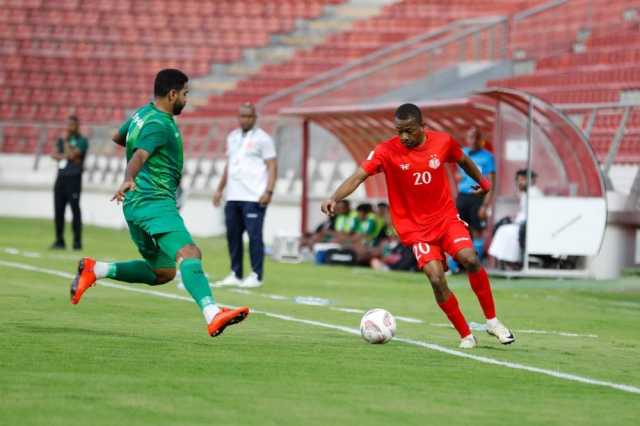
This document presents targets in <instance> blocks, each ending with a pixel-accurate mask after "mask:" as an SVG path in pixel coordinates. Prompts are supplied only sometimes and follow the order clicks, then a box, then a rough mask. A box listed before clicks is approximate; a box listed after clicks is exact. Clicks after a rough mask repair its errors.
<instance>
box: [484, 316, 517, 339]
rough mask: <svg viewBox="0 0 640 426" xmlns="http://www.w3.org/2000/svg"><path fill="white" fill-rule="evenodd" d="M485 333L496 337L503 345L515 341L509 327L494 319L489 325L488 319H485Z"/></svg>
mask: <svg viewBox="0 0 640 426" xmlns="http://www.w3.org/2000/svg"><path fill="white" fill-rule="evenodd" d="M487 333H489V335H491V336H494V337H495V338H496V339H498V342H500V343H502V344H503V345H510V344H511V343H513V342H515V341H516V338H515V337H514V335H513V333H511V331H509V329H508V328H507V327H505V326H504V324H502V323H501V322H500V321H498V320H495V321H494V324H493V325H491V324H490V323H489V321H487Z"/></svg>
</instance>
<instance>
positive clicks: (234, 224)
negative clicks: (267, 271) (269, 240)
mask: <svg viewBox="0 0 640 426" xmlns="http://www.w3.org/2000/svg"><path fill="white" fill-rule="evenodd" d="M266 211H267V208H266V207H261V206H260V204H258V203H253V202H250V201H227V203H226V204H225V206H224V220H225V225H226V226H227V244H228V246H229V257H230V258H231V270H232V271H233V272H234V273H235V274H236V277H238V278H242V276H243V273H242V272H243V271H242V265H243V263H242V258H243V248H244V247H243V243H242V235H243V234H244V231H247V234H249V256H250V257H251V269H253V272H255V273H256V274H258V279H259V280H262V272H263V265H264V241H262V225H263V224H264V215H265V213H266Z"/></svg>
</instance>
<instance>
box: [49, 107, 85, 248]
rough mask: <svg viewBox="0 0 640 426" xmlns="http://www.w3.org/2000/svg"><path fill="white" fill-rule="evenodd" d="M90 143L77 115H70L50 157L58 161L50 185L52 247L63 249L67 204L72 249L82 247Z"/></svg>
mask: <svg viewBox="0 0 640 426" xmlns="http://www.w3.org/2000/svg"><path fill="white" fill-rule="evenodd" d="M88 147H89V142H88V141H87V138H85V137H84V136H82V135H81V134H80V123H79V121H78V117H76V116H74V115H72V116H70V117H69V120H68V123H67V134H66V136H65V137H64V138H60V139H58V140H57V141H56V146H55V149H54V153H53V154H52V155H51V157H52V158H53V159H54V160H56V161H57V162H58V177H57V178H56V183H55V185H54V187H53V200H54V211H55V227H56V240H55V241H54V243H53V244H52V245H51V248H52V249H64V248H65V242H64V212H65V210H66V208H67V204H69V205H70V206H71V212H72V213H73V248H74V250H80V249H82V216H81V213H80V192H81V191H82V169H83V164H84V158H85V156H86V154H87V149H88Z"/></svg>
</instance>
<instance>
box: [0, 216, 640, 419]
mask: <svg viewBox="0 0 640 426" xmlns="http://www.w3.org/2000/svg"><path fill="white" fill-rule="evenodd" d="M52 236H53V224H52V223H51V222H49V221H41V220H23V219H7V218H4V219H0V276H1V281H0V336H1V337H0V424H2V425H87V424H90V425H115V424H121V425H137V424H149V425H165V424H166V425H169V424H170V425H230V424H238V425H356V424H363V425H378V424H380V425H388V424H399V425H412V424H415V425H427V424H429V425H443V424H446V425H447V426H452V425H498V424H504V425H513V424H517V425H519V426H521V425H539V424H544V425H554V424H558V425H566V424H573V425H586V424H597V425H625V424H628V425H631V424H638V422H639V420H638V419H640V394H639V393H634V392H635V391H639V389H638V388H640V368H639V367H640V331H639V326H640V279H638V277H626V278H623V279H620V280H617V281H613V282H595V281H560V280H499V279H493V280H492V282H493V287H494V294H495V297H496V303H497V308H498V315H499V318H501V319H502V320H503V321H504V322H505V323H506V324H507V325H508V326H509V327H511V328H513V329H514V330H515V332H516V336H517V338H518V341H517V342H516V343H515V344H514V345H511V346H506V347H505V346H501V345H499V344H498V343H497V342H496V341H495V339H494V338H492V337H490V336H488V335H486V334H485V333H483V332H480V331H477V332H475V333H476V336H478V337H479V340H480V346H479V347H478V348H477V349H475V350H473V351H470V352H466V353H469V354H472V355H474V356H477V357H481V358H474V359H469V358H463V357H460V356H459V355H458V352H457V343H458V339H457V336H456V334H455V332H454V330H453V329H450V328H447V327H446V326H445V325H444V324H446V318H445V317H444V315H443V314H442V313H441V312H440V310H439V309H438V308H437V306H436V304H435V302H434V301H433V296H432V294H431V290H430V288H429V286H428V285H427V283H426V281H425V279H424V278H423V276H422V275H421V274H408V273H375V272H373V271H370V270H367V269H359V268H358V269H349V268H340V267H335V268H331V267H317V266H314V265H310V264H302V265H291V264H278V263H274V262H271V261H267V264H266V277H267V278H266V285H265V286H264V287H263V288H260V289H256V290H252V291H248V292H238V291H234V290H231V289H218V290H215V295H216V297H217V299H218V301H219V302H220V303H223V304H230V305H248V306H250V307H251V308H253V309H255V310H257V311H260V312H261V313H254V314H252V315H250V316H249V318H248V319H247V320H246V321H245V322H243V323H242V324H240V325H238V326H233V327H231V328H229V329H227V331H225V333H224V334H223V335H222V336H221V337H219V338H216V339H211V338H209V337H208V336H207V334H206V331H205V324H204V321H203V319H202V317H201V315H200V313H199V312H198V310H197V308H196V305H195V304H194V303H191V302H187V301H184V300H182V299H180V298H167V297H162V295H178V296H180V297H186V296H188V295H187V293H186V292H185V291H184V290H182V289H180V288H178V287H177V286H176V283H175V282H173V283H168V284H166V285H164V286H159V287H153V288H152V287H148V286H144V285H129V284H124V285H125V286H127V287H130V288H134V289H139V290H143V291H144V292H131V291H126V290H124V289H122V288H114V287H107V286H96V287H95V288H92V289H90V290H89V291H88V292H87V293H86V294H85V296H84V298H83V299H82V302H81V303H80V304H79V305H78V306H72V305H71V304H70V303H69V293H68V290H69V281H70V280H69V279H68V278H67V277H66V276H65V274H71V273H73V272H74V269H75V267H76V259H77V257H78V254H77V253H75V252H72V251H66V252H59V251H55V252H53V251H48V250H46V247H47V246H48V244H49V243H50V242H51V239H52ZM198 244H199V245H200V247H201V248H202V251H203V253H204V265H205V268H206V271H207V272H208V273H209V274H210V275H211V280H214V279H218V278H220V277H222V276H223V275H226V274H227V273H228V270H229V266H228V260H227V255H226V250H225V243H224V241H223V240H222V239H200V240H198ZM84 254H90V255H93V256H97V257H98V258H102V259H128V258H134V257H137V255H136V252H135V249H134V247H133V245H132V244H131V242H130V241H129V238H128V234H127V232H126V231H124V230H122V231H113V230H107V229H100V228H96V227H86V228H85V250H84ZM105 282H106V283H110V281H105ZM450 285H451V286H452V288H453V289H454V290H455V291H456V294H457V296H458V299H459V300H460V303H461V306H462V309H463V311H464V312H465V314H466V316H467V319H468V320H469V321H475V322H482V321H481V320H482V315H481V311H480V309H479V306H478V304H477V302H476V299H475V296H474V295H473V293H472V292H471V290H470V288H469V286H468V284H467V282H466V277H452V278H450ZM148 291H156V292H161V295H157V294H151V293H149V292H148ZM299 297H313V298H322V299H327V300H328V301H329V302H330V304H329V305H326V306H313V305H309V304H301V303H295V302H296V300H297V301H298V302H299V301H300V300H301V299H300V298H299ZM296 298H298V299H296ZM302 300H304V299H302ZM373 307H383V308H385V309H387V310H389V311H390V312H392V313H393V314H394V315H396V317H398V316H400V317H406V318H408V319H409V320H411V319H415V320H419V321H420V322H415V321H414V322H407V321H406V320H405V321H398V337H399V338H404V339H411V340H413V341H416V342H418V343H419V344H432V345H436V346H430V347H425V346H419V345H417V344H410V343H407V342H402V341H399V340H394V341H391V342H390V343H389V344H386V345H368V344H366V343H365V342H364V341H363V340H362V339H361V338H360V337H359V336H357V335H354V334H351V333H349V332H348V330H344V329H339V328H330V327H331V326H338V327H347V328H349V329H355V328H357V327H358V324H359V321H360V316H361V314H360V313H358V311H356V312H349V310H351V309H353V310H361V311H362V310H367V309H369V308H373ZM265 313H271V314H279V315H282V316H283V317H274V316H269V315H267V314H265ZM292 319H295V320H297V321H293V320H292ZM300 320H307V321H308V322H301V321H300ZM562 333H566V334H568V335H566V334H565V335H563V334H562ZM420 342H422V343H420ZM443 348H444V349H451V350H453V351H456V352H453V353H445V352H443V351H442V350H439V349H443ZM434 349H438V350H434ZM482 360H485V361H486V362H481V361H482ZM493 361H500V362H503V364H489V363H487V362H493ZM504 363H511V364H504ZM513 364H517V365H521V366H526V367H533V368H538V369H541V370H540V371H526V370H521V369H513V368H509V367H508V366H507V365H513ZM556 373H566V374H571V375H575V376H579V378H583V379H586V380H587V381H597V382H607V383H609V384H611V385H610V386H608V385H596V384H588V383H584V382H580V381H575V380H572V379H570V378H566V377H564V378H563V377H554V376H553V375H550V374H556ZM617 385H628V386H629V387H628V388H623V389H621V388H619V387H616V386H617ZM625 389H626V390H625Z"/></svg>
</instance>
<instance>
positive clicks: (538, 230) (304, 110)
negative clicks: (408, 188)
mask: <svg viewBox="0 0 640 426" xmlns="http://www.w3.org/2000/svg"><path fill="white" fill-rule="evenodd" d="M398 105H399V103H398V104H393V105H390V104H387V105H353V106H314V107H297V108H287V109H284V110H282V111H281V113H282V114H283V115H285V116H289V117H296V118H298V119H299V120H300V122H301V123H302V199H301V212H302V213H301V214H302V218H301V227H302V232H303V233H304V232H305V231H307V229H308V218H309V209H310V208H317V207H318V206H317V205H315V203H310V200H309V197H308V193H309V191H308V188H309V176H308V161H309V146H310V144H311V143H318V142H319V141H312V140H311V136H310V135H311V132H310V131H309V126H310V125H311V124H312V123H313V124H315V125H318V126H320V127H322V128H324V129H326V130H327V131H329V132H330V133H332V134H333V135H335V136H336V137H337V139H338V140H339V141H340V143H341V144H343V145H344V147H345V148H346V150H347V151H348V152H349V154H350V155H351V157H352V158H353V160H354V161H355V162H357V163H360V162H361V161H362V160H363V159H364V158H366V156H367V155H368V153H369V152H370V151H371V150H372V149H373V148H374V147H375V146H376V144H377V143H379V142H381V141H384V140H386V139H388V138H389V137H391V136H393V135H394V134H395V130H394V127H393V113H394V110H395V108H396V107H397V106H398ZM418 105H419V106H420V107H421V109H422V112H423V117H424V120H425V123H426V126H427V127H428V128H431V129H434V130H441V131H446V132H449V133H450V134H452V135H453V136H454V137H455V138H456V139H458V140H459V141H462V140H463V139H464V133H465V131H466V130H467V129H469V128H470V127H471V126H475V127H477V128H478V129H480V130H481V131H482V132H483V134H484V135H485V137H487V139H488V140H489V141H490V142H491V145H492V146H493V151H494V155H495V159H496V168H497V183H496V188H495V190H496V196H495V197H494V199H495V205H494V207H493V215H492V219H491V224H490V227H491V225H492V224H493V223H495V221H496V220H498V219H499V218H501V217H503V216H505V215H509V214H511V215H513V214H514V213H515V212H516V211H517V209H518V208H519V200H518V198H517V196H516V191H515V184H514V177H515V172H516V171H517V170H518V169H523V168H526V169H527V170H530V171H531V170H533V171H535V172H536V173H537V175H538V177H537V182H536V185H537V186H538V188H539V189H541V190H542V191H543V193H544V196H543V197H539V198H534V197H527V201H526V213H527V226H526V243H525V247H524V250H523V268H522V270H518V271H509V272H501V271H497V270H494V271H493V272H494V273H498V274H503V275H508V276H540V277H542V276H549V277H586V276H594V275H596V274H595V271H594V267H595V266H594V265H600V264H602V263H603V261H602V259H600V261H598V255H599V251H600V247H601V245H602V242H603V239H604V235H605V228H606V225H607V200H606V190H605V182H604V179H603V175H602V173H601V170H600V167H599V165H598V161H597V160H596V157H595V155H594V153H593V151H592V149H591V146H590V145H589V143H588V141H587V140H586V139H585V137H584V135H583V133H582V132H581V131H580V130H579V129H578V128H577V127H576V126H575V124H574V123H573V122H572V121H571V120H570V119H569V118H568V117H567V116H566V115H564V114H563V113H562V112H560V111H559V110H557V109H556V108H555V107H553V106H552V105H550V104H549V103H547V102H544V101H542V100H541V99H539V98H536V97H534V96H532V95H530V94H528V93H526V92H522V91H517V90H511V89H501V88H495V89H488V90H486V91H482V92H478V93H475V94H473V95H472V96H470V97H468V98H465V99H457V100H447V101H437V102H422V103H420V102H418ZM453 171H454V169H453V167H451V168H450V169H449V174H450V176H452V175H453ZM528 178H529V179H531V175H529V177H528ZM365 185H366V194H367V197H368V198H371V199H383V198H385V197H386V187H385V183H384V178H383V176H381V175H379V176H376V177H374V178H370V179H368V180H367V181H366V182H365ZM452 187H455V185H452ZM540 257H553V258H557V259H567V260H571V262H566V263H564V265H572V266H570V267H568V268H560V267H558V266H556V267H555V268H554V269H549V268H548V267H541V266H540V264H539V263H538V264H537V263H536V262H534V260H535V259H539V258H540ZM560 264H562V263H561V262H559V263H558V265H560Z"/></svg>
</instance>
